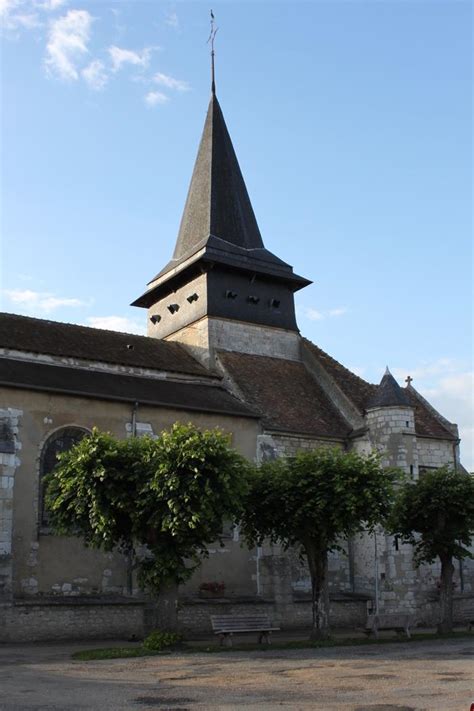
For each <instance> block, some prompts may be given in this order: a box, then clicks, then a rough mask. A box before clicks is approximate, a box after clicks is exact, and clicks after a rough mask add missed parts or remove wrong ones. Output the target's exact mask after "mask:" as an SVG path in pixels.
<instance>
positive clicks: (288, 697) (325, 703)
mask: <svg viewBox="0 0 474 711" xmlns="http://www.w3.org/2000/svg"><path fill="white" fill-rule="evenodd" d="M92 646H102V647H104V646H108V645H107V643H102V644H100V645H97V644H95V645H94V644H91V643H87V642H86V643H81V644H79V643H74V644H72V643H71V644H66V643H63V644H54V645H53V644H51V645H31V646H30V647H27V646H23V645H22V646H20V645H9V646H7V645H4V646H0V709H1V711H32V710H33V709H36V710H38V711H76V710H77V711H79V709H83V710H86V709H87V710H89V709H90V710H94V711H95V710H96V709H97V711H99V709H100V711H108V710H109V709H110V710H112V709H113V710H114V711H121V710H122V709H134V710H135V711H146V710H147V709H148V710H150V711H151V710H152V709H156V710H158V711H164V710H165V709H168V710H171V709H173V710H174V711H185V710H186V711H198V709H199V710H201V709H241V708H245V707H250V708H252V709H259V710H260V709H262V710H266V709H291V710H292V711H297V710H298V709H317V710H320V711H332V710H333V709H334V710H336V709H337V710H338V711H340V710H341V709H344V710H345V711H422V710H423V711H432V710H433V709H440V710H441V709H442V710H443V711H448V709H453V711H469V709H470V703H471V701H474V692H473V687H474V684H473V678H474V644H473V640H472V639H469V638H465V639H457V640H446V641H442V642H440V641H436V642H421V643H413V644H405V643H400V644H394V645H389V644H387V645H379V646H373V647H372V646H370V647H367V646H365V647H351V648H347V647H340V648H332V649H325V650H294V651H282V650H272V651H266V652H265V651H262V652H245V653H243V652H232V653H223V654H212V655H211V654H203V653H198V654H171V655H166V656H158V657H143V658H137V659H118V660H110V661H99V662H77V661H72V660H71V653H72V652H73V651H75V650H77V649H85V648H90V647H92Z"/></svg>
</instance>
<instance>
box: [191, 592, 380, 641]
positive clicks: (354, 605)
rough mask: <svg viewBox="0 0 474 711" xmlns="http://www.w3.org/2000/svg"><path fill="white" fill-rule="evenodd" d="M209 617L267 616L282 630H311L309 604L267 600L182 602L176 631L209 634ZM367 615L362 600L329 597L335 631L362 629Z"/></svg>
mask: <svg viewBox="0 0 474 711" xmlns="http://www.w3.org/2000/svg"><path fill="white" fill-rule="evenodd" d="M211 615H268V617H269V618H270V621H271V622H272V623H273V624H274V625H275V626H277V627H280V628H281V629H282V630H285V629H286V630H289V629H309V628H310V627H311V602H310V601H309V600H300V601H296V602H292V603H291V604H289V605H285V606H282V605H280V604H278V603H277V601H276V600H275V602H273V601H271V600H269V601H265V600H261V601H259V602H257V601H253V600H248V601H238V600H235V601H232V600H225V599H222V600H214V601H211V600H209V601H204V600H195V601H192V600H182V601H181V603H180V610H179V614H178V618H179V628H180V630H181V631H182V632H183V633H184V634H185V635H188V636H192V635H207V634H210V632H211V630H212V628H211V622H210V616H211ZM366 616H367V603H366V600H365V599H364V598H363V597H360V598H359V599H356V598H354V599H344V598H343V597H340V596H339V597H338V596H333V597H332V598H331V601H330V620H331V625H332V626H333V627H335V628H338V627H339V628H341V627H356V626H359V625H360V626H362V625H363V624H364V623H365V619H366Z"/></svg>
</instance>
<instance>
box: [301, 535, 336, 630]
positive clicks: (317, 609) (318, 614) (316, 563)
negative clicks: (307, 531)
mask: <svg viewBox="0 0 474 711" xmlns="http://www.w3.org/2000/svg"><path fill="white" fill-rule="evenodd" d="M305 551H306V557H307V559H308V567H309V572H310V575H311V594H312V597H311V602H312V605H311V608H312V616H313V623H312V628H311V634H310V639H311V640H318V639H327V638H328V637H329V632H330V630H329V590H328V552H327V549H326V548H321V547H319V546H317V545H315V544H314V543H308V544H306V545H305Z"/></svg>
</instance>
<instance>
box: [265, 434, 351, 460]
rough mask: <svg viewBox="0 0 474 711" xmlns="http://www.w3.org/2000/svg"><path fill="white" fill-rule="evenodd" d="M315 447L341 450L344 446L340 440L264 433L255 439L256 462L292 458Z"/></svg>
mask: <svg viewBox="0 0 474 711" xmlns="http://www.w3.org/2000/svg"><path fill="white" fill-rule="evenodd" d="M317 447H339V448H343V447H344V444H343V442H342V441H340V440H328V439H317V438H315V437H305V436H301V435H292V434H276V433H274V432H273V433H271V434H270V433H268V432H266V433H265V434H261V435H258V437H257V462H262V461H265V459H276V458H278V457H284V456H287V457H294V456H295V454H298V452H310V451H311V450H313V449H316V448H317Z"/></svg>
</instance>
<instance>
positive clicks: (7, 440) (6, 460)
mask: <svg viewBox="0 0 474 711" xmlns="http://www.w3.org/2000/svg"><path fill="white" fill-rule="evenodd" d="M21 415H22V412H21V410H14V409H8V410H0V602H1V601H2V600H3V601H5V600H7V599H9V598H10V597H11V595H12V587H13V570H12V568H13V558H12V552H13V551H12V545H13V487H14V482H15V472H16V469H17V467H18V465H19V458H18V452H19V450H20V442H19V439H18V421H19V418H20V417H21Z"/></svg>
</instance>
